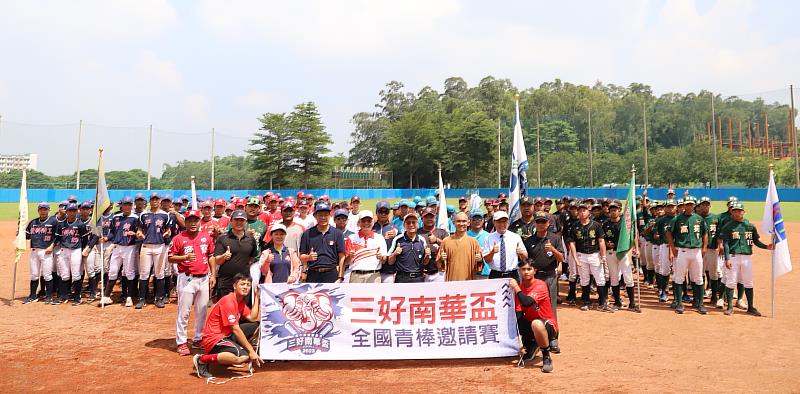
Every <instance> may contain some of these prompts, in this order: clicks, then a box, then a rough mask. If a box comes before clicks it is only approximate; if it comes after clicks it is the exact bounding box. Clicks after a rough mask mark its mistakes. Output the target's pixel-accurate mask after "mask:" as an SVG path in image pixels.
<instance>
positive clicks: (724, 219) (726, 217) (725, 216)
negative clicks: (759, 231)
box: [717, 196, 747, 309]
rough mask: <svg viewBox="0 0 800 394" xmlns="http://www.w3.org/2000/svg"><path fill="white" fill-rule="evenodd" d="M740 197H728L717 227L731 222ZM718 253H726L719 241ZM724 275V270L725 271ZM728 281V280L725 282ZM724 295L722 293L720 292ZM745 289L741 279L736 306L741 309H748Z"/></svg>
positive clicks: (737, 288) (737, 290)
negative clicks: (735, 205) (734, 205)
mask: <svg viewBox="0 0 800 394" xmlns="http://www.w3.org/2000/svg"><path fill="white" fill-rule="evenodd" d="M738 201H739V199H738V198H736V196H730V197H728V203H727V210H726V211H725V212H722V213H720V214H719V222H718V223H717V229H721V228H723V227H725V225H726V224H727V223H728V222H730V221H731V220H732V219H731V215H732V214H733V204H734V203H736V202H738ZM717 253H718V254H719V255H720V256H722V254H723V253H724V251H723V245H722V243H719V242H718V245H717ZM723 275H724V271H723ZM725 283H727V281H726V282H725ZM720 296H722V294H720ZM744 297H745V291H744V284H743V283H742V282H741V281H740V282H737V283H736V307H737V308H739V309H747V303H746V302H745V301H744Z"/></svg>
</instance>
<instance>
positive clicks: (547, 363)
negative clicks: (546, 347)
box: [542, 354, 553, 373]
mask: <svg viewBox="0 0 800 394" xmlns="http://www.w3.org/2000/svg"><path fill="white" fill-rule="evenodd" d="M542 372H544V373H550V372H553V360H552V359H551V358H550V355H549V354H548V355H546V356H544V357H542Z"/></svg>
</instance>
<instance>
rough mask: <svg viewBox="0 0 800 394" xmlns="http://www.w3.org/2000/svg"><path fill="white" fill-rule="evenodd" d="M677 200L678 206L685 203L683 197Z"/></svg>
mask: <svg viewBox="0 0 800 394" xmlns="http://www.w3.org/2000/svg"><path fill="white" fill-rule="evenodd" d="M675 202H676V203H677V204H678V206H681V205H683V199H682V198H679V199H677V200H676V201H675Z"/></svg>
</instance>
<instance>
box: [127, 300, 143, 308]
mask: <svg viewBox="0 0 800 394" xmlns="http://www.w3.org/2000/svg"><path fill="white" fill-rule="evenodd" d="M125 306H128V305H127V304H126V305H125ZM135 308H136V309H142V308H144V299H141V298H140V299H139V301H136V306H135Z"/></svg>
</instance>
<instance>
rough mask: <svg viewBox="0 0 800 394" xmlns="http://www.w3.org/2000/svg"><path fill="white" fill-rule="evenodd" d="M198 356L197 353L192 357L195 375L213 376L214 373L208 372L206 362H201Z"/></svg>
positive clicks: (200, 376) (201, 376)
mask: <svg viewBox="0 0 800 394" xmlns="http://www.w3.org/2000/svg"><path fill="white" fill-rule="evenodd" d="M200 357H201V356H200V355H199V354H195V355H194V357H192V363H194V369H195V370H197V377H198V378H204V379H208V378H213V377H214V375H212V374H211V372H208V364H203V363H201V362H200Z"/></svg>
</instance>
